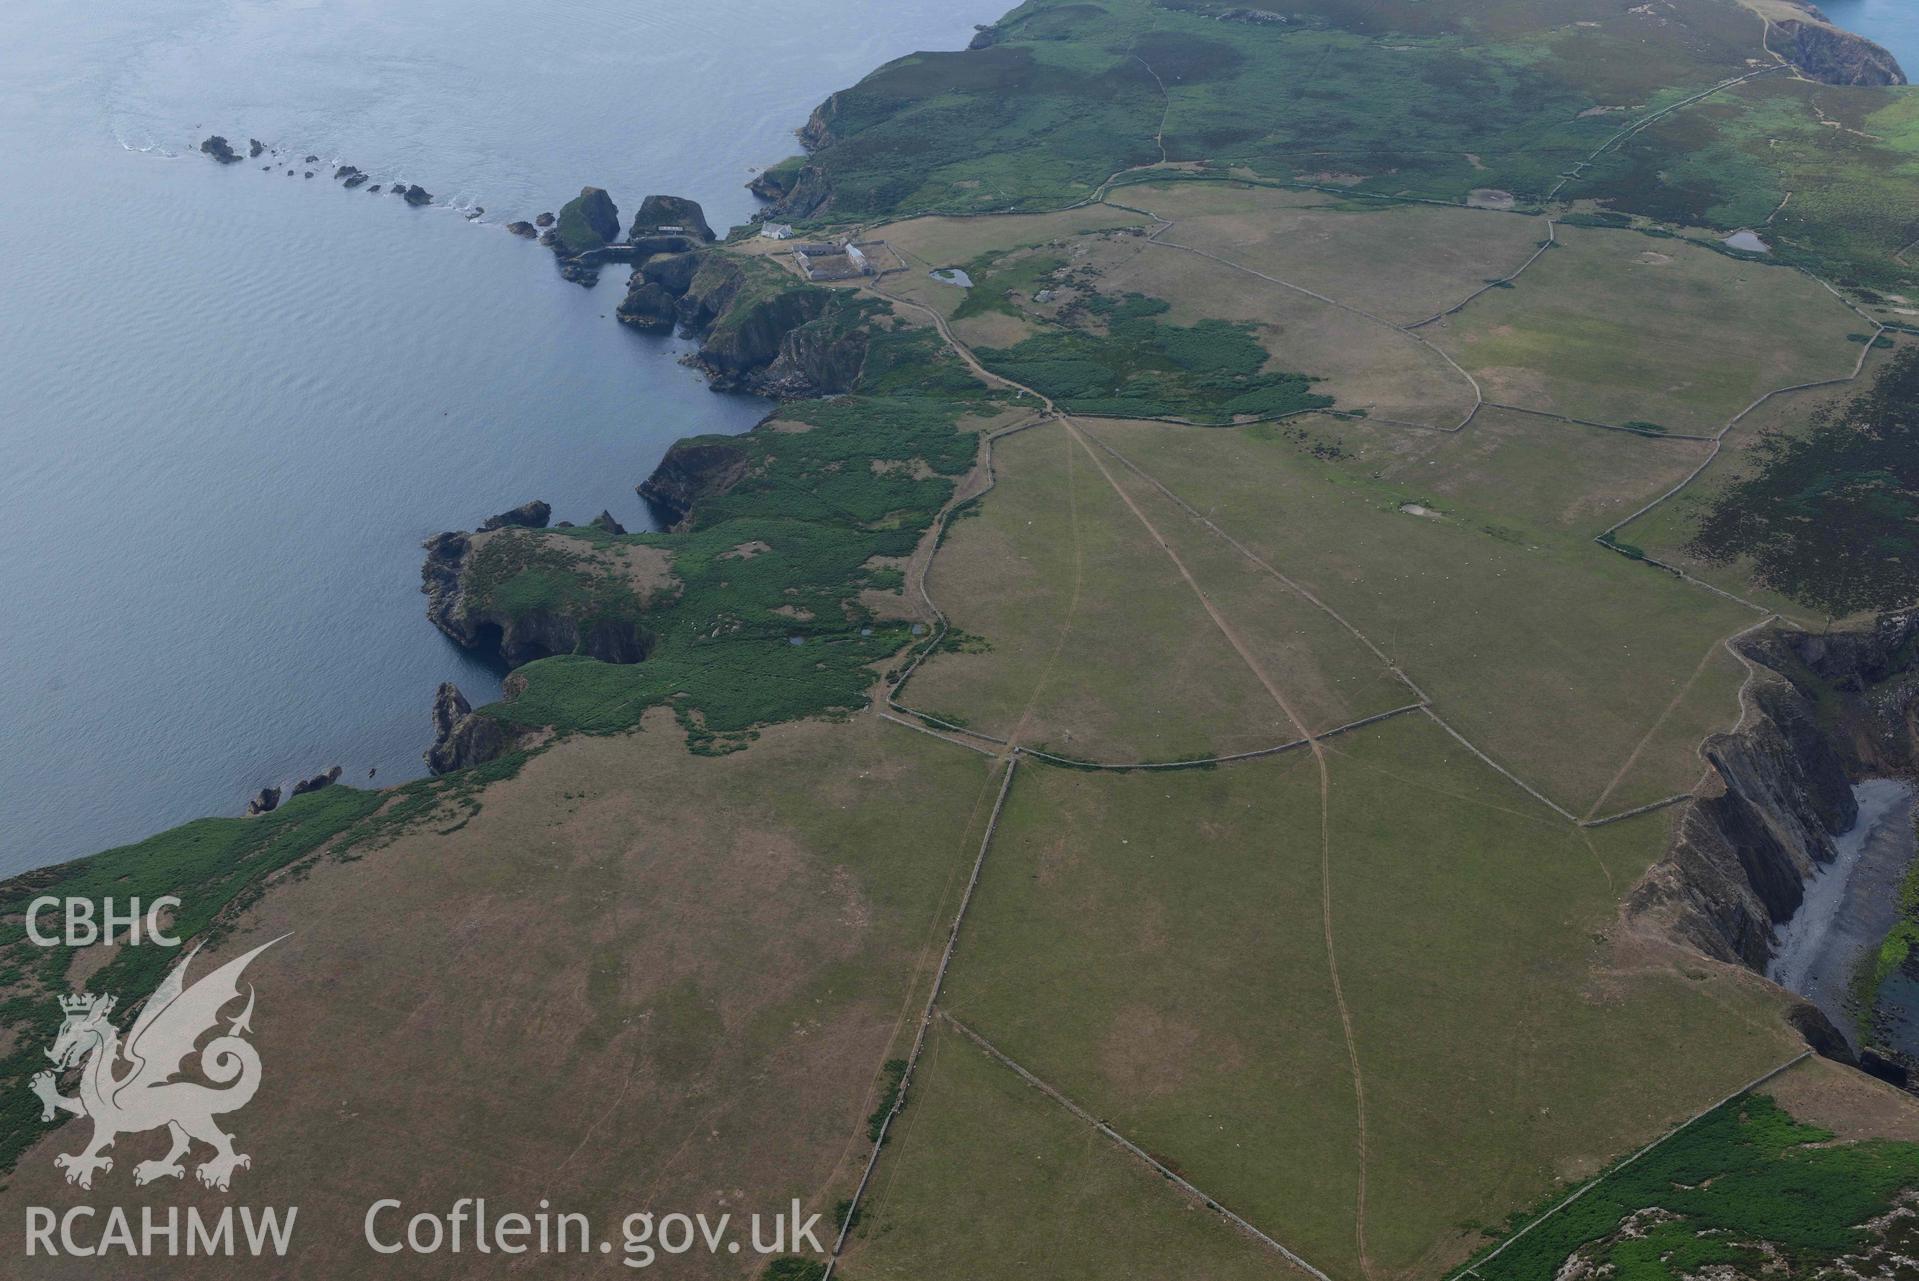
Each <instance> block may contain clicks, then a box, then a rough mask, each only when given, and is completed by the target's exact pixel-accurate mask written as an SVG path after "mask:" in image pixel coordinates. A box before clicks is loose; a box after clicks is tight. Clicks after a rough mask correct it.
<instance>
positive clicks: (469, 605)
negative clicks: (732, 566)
mask: <svg viewBox="0 0 1919 1281" xmlns="http://www.w3.org/2000/svg"><path fill="white" fill-rule="evenodd" d="M492 536H495V535H493V534H490V533H488V532H485V531H482V532H481V533H478V534H463V533H459V532H457V531H449V532H447V533H443V534H435V535H434V536H433V537H432V538H429V539H427V540H426V543H425V544H424V546H425V548H426V559H425V561H424V563H422V565H421V566H420V590H421V592H423V593H425V595H426V598H427V605H426V616H427V618H428V620H429V621H431V622H432V624H433V625H434V626H435V627H437V628H439V629H440V631H441V632H442V633H443V634H444V635H445V636H446V637H447V638H448V639H449V640H451V641H453V643H454V644H456V645H459V646H460V647H461V648H462V649H470V650H474V651H476V652H478V653H481V654H485V655H488V656H490V657H495V658H498V659H499V660H500V661H501V662H503V663H505V664H506V665H507V666H508V667H520V666H522V665H524V664H526V663H531V662H535V661H537V660H539V659H542V658H550V657H552V656H553V655H555V654H583V655H585V656H587V657H589V658H597V659H599V660H600V661H601V662H603V663H637V662H641V661H642V660H644V659H645V658H646V656H647V654H648V653H650V652H651V651H652V648H653V638H652V636H651V635H649V634H648V633H647V632H646V630H645V629H644V628H643V627H641V626H640V625H639V624H638V623H637V622H636V621H634V620H632V619H626V618H615V617H590V618H580V617H577V616H575V615H574V614H571V613H568V612H566V611H565V610H564V609H561V608H531V609H524V610H521V611H519V612H508V611H507V610H505V609H503V608H501V607H500V606H499V605H498V604H497V603H495V602H493V601H492V600H491V599H490V598H484V597H483V598H482V599H477V600H476V599H475V596H474V593H473V591H472V590H470V587H471V581H470V574H471V571H472V567H473V562H474V560H475V558H476V553H477V552H478V547H479V544H480V541H481V540H483V539H486V538H488V537H492Z"/></svg>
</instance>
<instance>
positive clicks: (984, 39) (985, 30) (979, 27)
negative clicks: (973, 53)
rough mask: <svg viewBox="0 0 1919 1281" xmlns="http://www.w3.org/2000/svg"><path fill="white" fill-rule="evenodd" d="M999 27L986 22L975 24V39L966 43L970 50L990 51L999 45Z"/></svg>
mask: <svg viewBox="0 0 1919 1281" xmlns="http://www.w3.org/2000/svg"><path fill="white" fill-rule="evenodd" d="M999 36H1000V31H999V28H998V27H995V26H992V25H990V24H988V23H984V22H976V23H974V24H973V38H972V39H971V40H969V41H967V42H966V47H967V48H968V49H990V48H992V47H993V46H994V45H996V44H998V43H999Z"/></svg>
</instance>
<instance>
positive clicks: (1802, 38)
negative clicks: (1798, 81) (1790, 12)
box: [1767, 5, 1906, 85]
mask: <svg viewBox="0 0 1919 1281" xmlns="http://www.w3.org/2000/svg"><path fill="white" fill-rule="evenodd" d="M1804 8H1805V10H1806V17H1805V18H1804V20H1801V19H1798V18H1786V19H1782V20H1780V21H1778V22H1774V23H1772V24H1771V26H1770V28H1769V30H1768V32H1767V43H1768V44H1769V45H1770V46H1771V48H1772V51H1773V52H1774V53H1776V54H1778V55H1779V56H1780V57H1782V58H1784V59H1786V61H1788V62H1790V63H1792V65H1793V66H1795V67H1797V68H1799V70H1800V71H1802V72H1804V73H1805V74H1806V75H1808V76H1810V77H1811V78H1812V79H1814V80H1818V81H1820V82H1822V83H1824V84H1829V85H1902V84H1904V83H1906V73H1905V72H1904V71H1903V70H1901V69H1900V66H1899V60H1898V59H1896V58H1894V57H1893V56H1892V55H1891V54H1890V53H1888V52H1886V50H1884V49H1882V48H1880V47H1879V46H1878V45H1876V44H1874V43H1873V42H1872V41H1870V40H1868V39H1866V38H1865V37H1864V36H1859V35H1854V34H1853V33H1852V32H1850V31H1845V30H1842V29H1840V28H1839V27H1835V26H1834V25H1833V24H1832V23H1831V22H1829V21H1828V20H1827V19H1826V15H1825V14H1823V13H1821V12H1819V10H1817V9H1815V8H1813V7H1812V6H1811V5H1806V6H1804Z"/></svg>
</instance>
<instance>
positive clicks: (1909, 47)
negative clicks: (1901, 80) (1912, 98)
mask: <svg viewBox="0 0 1919 1281" xmlns="http://www.w3.org/2000/svg"><path fill="white" fill-rule="evenodd" d="M1819 11H1820V12H1821V13H1823V14H1825V15H1826V16H1827V17H1828V18H1830V19H1832V21H1833V22H1834V23H1835V24H1836V25H1838V26H1841V27H1844V28H1845V29H1846V30H1848V31H1852V32H1857V33H1858V34H1859V35H1862V36H1864V37H1866V39H1868V40H1871V41H1873V42H1874V43H1876V44H1879V45H1883V46H1884V47H1885V49H1886V51H1887V52H1888V53H1890V54H1891V55H1892V56H1893V57H1895V58H1897V59H1899V65H1900V66H1901V67H1903V68H1904V69H1905V72H1906V78H1907V79H1911V78H1912V77H1914V76H1919V0H1819Z"/></svg>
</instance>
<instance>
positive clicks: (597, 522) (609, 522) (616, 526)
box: [587, 507, 626, 534]
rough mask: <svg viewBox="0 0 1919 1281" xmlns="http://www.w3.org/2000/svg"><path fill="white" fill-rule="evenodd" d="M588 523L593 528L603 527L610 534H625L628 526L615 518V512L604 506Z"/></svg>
mask: <svg viewBox="0 0 1919 1281" xmlns="http://www.w3.org/2000/svg"><path fill="white" fill-rule="evenodd" d="M587 525H588V527H589V528H592V529H603V530H605V531H606V532H607V533H609V534H624V533H625V532H626V526H625V525H622V524H620V522H619V521H617V520H615V519H614V518H613V513H612V512H610V511H608V510H606V509H605V508H604V507H602V508H601V509H600V514H599V515H597V516H595V517H594V518H593V519H592V520H590V521H588V522H587Z"/></svg>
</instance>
